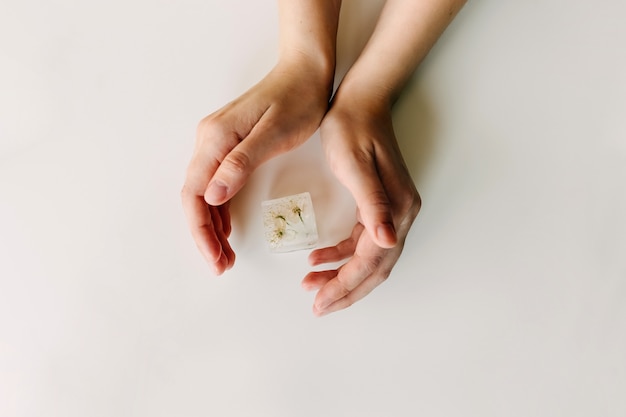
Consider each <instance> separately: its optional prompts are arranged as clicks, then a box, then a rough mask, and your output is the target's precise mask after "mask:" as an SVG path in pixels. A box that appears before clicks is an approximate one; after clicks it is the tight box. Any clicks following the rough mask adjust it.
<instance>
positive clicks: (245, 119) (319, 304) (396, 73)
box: [182, 0, 465, 316]
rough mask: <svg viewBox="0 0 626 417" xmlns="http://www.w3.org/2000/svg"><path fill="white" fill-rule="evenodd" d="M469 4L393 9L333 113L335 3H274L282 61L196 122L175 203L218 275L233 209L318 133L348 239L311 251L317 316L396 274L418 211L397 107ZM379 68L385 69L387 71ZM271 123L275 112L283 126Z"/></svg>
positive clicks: (400, 3)
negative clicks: (350, 205)
mask: <svg viewBox="0 0 626 417" xmlns="http://www.w3.org/2000/svg"><path fill="white" fill-rule="evenodd" d="M464 2H465V1H464V0H388V1H387V3H386V5H385V7H384V9H383V11H382V14H381V16H380V19H379V21H378V24H377V26H376V29H375V31H374V33H373V34H372V37H371V38H370V40H369V42H368V44H367V45H366V47H365V49H364V50H363V52H362V54H361V56H360V57H359V58H358V60H357V61H356V62H355V64H354V65H353V66H352V68H351V69H350V71H348V73H347V74H346V76H345V78H344V80H343V81H342V83H341V85H340V87H339V89H338V90H337V92H336V94H335V96H334V98H333V101H332V103H331V105H330V107H329V106H328V100H329V98H330V93H331V91H330V86H331V85H332V79H333V74H334V63H335V60H334V54H335V40H336V32H337V22H338V18H339V8H340V1H330V2H329V1H327V0H326V1H325V0H317V1H313V0H310V1H304V0H301V1H296V0H281V1H280V2H279V10H280V16H281V19H280V24H281V58H280V59H279V62H278V64H277V65H276V67H275V68H274V69H273V70H272V71H271V72H270V74H268V75H267V76H266V77H265V78H264V79H263V80H262V81H261V82H260V83H259V84H257V85H256V86H254V87H253V88H252V89H250V90H249V91H248V92H246V93H245V94H244V95H243V96H241V97H240V98H238V99H237V100H235V101H233V102H232V103H230V104H228V105H226V106H225V107H223V108H222V109H220V110H218V111H217V112H215V113H213V114H211V115H209V116H207V117H206V118H205V119H203V121H202V122H200V125H199V128H198V134H197V141H196V148H195V150H194V154H193V156H192V160H191V162H190V165H189V168H188V171H187V179H186V181H185V185H184V186H183V191H182V199H183V206H184V208H185V212H186V214H187V218H188V222H189V225H190V229H191V231H192V235H193V236H194V239H195V241H196V243H197V245H198V248H199V249H200V252H201V253H202V254H203V255H204V257H205V258H206V259H207V261H208V262H209V264H210V265H211V266H212V267H213V269H214V271H215V272H216V273H217V274H221V273H223V272H224V271H225V270H227V269H229V268H231V267H232V266H233V264H234V260H235V254H234V252H233V250H232V248H231V247H230V244H229V243H228V236H229V233H230V216H229V214H228V201H229V200H230V199H231V198H232V196H233V195H234V194H235V193H236V192H237V191H238V190H239V189H240V188H241V187H242V186H243V184H244V183H245V180H246V179H247V178H248V176H249V175H250V173H251V172H252V171H253V170H254V168H256V167H257V166H258V165H259V164H261V163H263V162H264V161H266V160H268V159H270V158H272V157H274V156H276V155H278V154H280V153H283V152H286V151H288V150H290V149H293V148H294V147H296V146H298V145H300V144H302V143H303V142H304V141H306V140H307V139H308V138H309V137H310V136H311V135H312V134H313V132H314V131H315V130H316V129H317V127H320V129H321V130H320V132H321V137H322V145H323V148H324V151H325V155H326V158H327V160H328V163H329V165H330V168H331V170H332V172H333V173H334V174H335V175H336V177H337V178H338V180H339V181H340V182H341V183H342V184H344V185H345V186H346V187H347V188H348V190H350V192H351V193H352V195H353V197H354V199H355V201H356V205H357V211H358V216H357V219H358V222H357V224H356V225H355V227H354V229H353V231H352V234H351V236H350V237H349V238H348V239H346V240H344V241H342V242H340V243H338V244H337V245H335V246H332V247H328V248H323V249H318V250H315V251H313V252H312V253H311V255H310V256H309V262H310V263H311V264H312V265H313V266H316V265H322V264H326V263H330V262H337V261H341V260H344V259H347V261H346V263H344V264H343V265H342V266H341V267H340V268H338V269H335V270H326V271H318V272H311V273H309V274H307V276H306V277H305V278H304V280H303V281H302V285H303V287H304V288H306V289H309V290H317V291H318V292H317V294H316V297H315V301H314V305H313V313H314V314H315V315H317V316H321V315H325V314H328V313H331V312H334V311H337V310H341V309H343V308H346V307H348V306H350V305H352V304H353V303H354V302H356V301H358V300H360V299H362V298H363V297H364V296H365V295H367V294H368V293H369V292H371V291H372V290H373V289H374V288H375V287H376V286H378V285H379V284H380V283H382V282H383V281H384V280H385V279H386V278H387V277H388V276H389V274H390V273H391V271H392V269H393V266H394V265H395V263H396V262H397V260H398V258H399V257H400V254H401V253H402V249H403V247H404V241H405V239H406V236H407V234H408V232H409V230H410V228H411V225H412V224H413V221H414V220H415V218H416V216H417V214H418V212H419V209H420V205H421V200H420V197H419V194H418V192H417V190H416V188H415V185H414V184H413V181H412V179H411V177H410V175H409V172H408V170H407V168H406V165H405V163H404V160H403V158H402V155H401V153H400V150H399V148H398V145H397V142H396V138H395V134H394V131H393V125H392V122H391V109H392V105H393V103H394V101H395V99H396V98H397V96H398V95H399V94H400V92H401V90H402V88H403V86H404V85H405V83H406V82H407V80H408V79H409V77H410V76H411V74H412V72H413V71H414V70H415V68H416V66H417V65H418V64H419V62H420V61H421V60H422V59H423V58H424V57H425V55H426V54H427V53H428V51H429V50H430V48H431V47H432V45H433V44H434V43H435V41H436V40H437V39H438V37H439V36H440V34H441V33H442V32H443V30H444V29H445V28H446V27H447V25H448V24H449V23H450V21H451V20H452V18H453V17H454V16H455V15H456V13H457V12H458V10H459V9H460V8H461V7H462V5H463V4H464ZM381 63H385V64H384V65H382V64H381ZM278 115H281V117H280V119H279V118H278Z"/></svg>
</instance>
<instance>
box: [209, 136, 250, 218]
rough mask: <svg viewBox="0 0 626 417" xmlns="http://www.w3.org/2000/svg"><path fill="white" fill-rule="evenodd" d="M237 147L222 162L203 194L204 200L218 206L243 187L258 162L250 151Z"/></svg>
mask: <svg viewBox="0 0 626 417" xmlns="http://www.w3.org/2000/svg"><path fill="white" fill-rule="evenodd" d="M243 143H244V142H242V143H240V144H239V145H237V146H236V147H235V148H234V149H233V150H232V151H230V152H229V153H228V154H227V155H226V157H225V158H224V159H223V160H222V162H221V163H220V165H219V167H218V168H217V170H216V171H215V174H213V177H212V178H211V181H209V185H208V186H207V188H206V191H205V192H204V200H205V201H206V202H207V204H209V205H212V206H219V205H222V204H224V203H226V202H227V201H228V200H230V199H231V198H232V197H233V196H234V195H235V194H237V192H238V191H239V190H240V189H241V188H242V187H243V186H244V184H245V183H246V181H247V179H248V177H249V176H250V174H252V172H253V171H254V169H255V168H256V166H257V165H258V163H259V162H257V161H258V158H257V157H256V156H255V155H254V152H250V151H252V150H248V149H245V147H244V146H243Z"/></svg>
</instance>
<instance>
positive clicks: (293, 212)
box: [261, 192, 317, 252]
mask: <svg viewBox="0 0 626 417" xmlns="http://www.w3.org/2000/svg"><path fill="white" fill-rule="evenodd" d="M261 207H262V209H263V227H264V229H265V240H266V241H267V244H268V245H269V248H270V251H271V252H289V251H294V250H301V249H310V248H312V247H314V246H315V245H316V244H317V225H316V224H315V213H314V212H313V202H312V201H311V195H310V194H309V193H307V192H305V193H301V194H295V195H290V196H287V197H282V198H277V199H274V200H267V201H264V202H263V203H261Z"/></svg>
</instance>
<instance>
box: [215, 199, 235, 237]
mask: <svg viewBox="0 0 626 417" xmlns="http://www.w3.org/2000/svg"><path fill="white" fill-rule="evenodd" d="M218 210H219V213H220V218H221V219H222V230H223V231H224V235H225V236H226V237H230V233H231V232H232V226H231V223H230V201H227V202H226V203H224V204H222V205H221V206H218Z"/></svg>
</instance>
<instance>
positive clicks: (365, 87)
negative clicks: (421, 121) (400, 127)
mask: <svg viewBox="0 0 626 417" xmlns="http://www.w3.org/2000/svg"><path fill="white" fill-rule="evenodd" d="M464 3H465V0H387V3H386V5H385V7H384V9H383V11H382V13H381V16H380V18H379V20H378V23H377V25H376V28H375V30H374V33H373V34H372V37H371V38H370V40H369V41H368V43H367V45H366V47H365V49H364V50H363V52H362V54H361V56H360V57H359V59H358V60H357V61H356V62H355V64H354V65H353V66H352V68H351V69H350V71H349V72H348V74H346V77H345V78H344V80H343V82H342V85H341V87H340V89H339V92H338V94H339V95H341V93H342V92H345V91H349V92H350V95H353V93H355V92H358V91H361V92H367V93H368V94H371V95H376V96H377V97H379V98H381V99H384V100H388V101H389V104H392V103H393V101H395V99H396V98H397V96H398V95H399V94H400V92H401V91H402V88H403V87H404V85H405V84H406V82H407V80H408V79H409V78H410V77H411V74H412V73H413V71H414V70H415V68H416V67H417V66H418V65H419V63H420V62H421V61H422V59H424V57H425V56H426V54H427V53H428V51H430V49H431V48H432V46H433V45H434V43H435V42H436V41H437V39H438V38H439V36H440V35H441V33H442V32H443V31H444V29H445V28H446V27H447V26H448V24H449V23H450V22H451V21H452V19H453V18H454V16H455V15H456V13H457V12H458V11H459V10H460V9H461V7H462V6H463V4H464ZM342 90H343V91H342ZM355 98H356V97H355Z"/></svg>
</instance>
